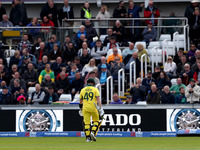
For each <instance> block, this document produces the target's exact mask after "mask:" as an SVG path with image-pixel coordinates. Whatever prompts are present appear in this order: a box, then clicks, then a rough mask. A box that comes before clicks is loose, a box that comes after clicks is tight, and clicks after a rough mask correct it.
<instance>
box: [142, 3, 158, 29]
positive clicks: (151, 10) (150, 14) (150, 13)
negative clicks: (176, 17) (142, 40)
mask: <svg viewBox="0 0 200 150" xmlns="http://www.w3.org/2000/svg"><path fill="white" fill-rule="evenodd" d="M158 17H160V12H159V10H158V8H156V7H154V6H153V0H150V1H149V3H148V6H147V8H146V9H145V10H144V18H158ZM149 22H152V24H153V25H157V23H158V20H156V19H151V20H146V24H148V23H149Z"/></svg>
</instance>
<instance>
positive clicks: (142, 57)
mask: <svg viewBox="0 0 200 150" xmlns="http://www.w3.org/2000/svg"><path fill="white" fill-rule="evenodd" d="M144 57H145V61H144V63H145V77H146V75H147V55H146V54H143V55H142V56H141V80H142V79H143V59H144Z"/></svg>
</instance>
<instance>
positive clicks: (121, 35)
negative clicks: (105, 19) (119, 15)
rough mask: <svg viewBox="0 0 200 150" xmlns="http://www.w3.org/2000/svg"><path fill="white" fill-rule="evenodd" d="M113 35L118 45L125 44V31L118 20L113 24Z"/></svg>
mask: <svg viewBox="0 0 200 150" xmlns="http://www.w3.org/2000/svg"><path fill="white" fill-rule="evenodd" d="M113 35H114V36H115V37H116V41H117V42H119V43H122V42H126V41H127V39H125V38H126V31H125V28H124V26H123V25H122V24H121V22H120V21H119V20H117V21H116V22H115V25H114V27H113Z"/></svg>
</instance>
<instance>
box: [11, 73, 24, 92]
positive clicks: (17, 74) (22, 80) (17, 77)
mask: <svg viewBox="0 0 200 150" xmlns="http://www.w3.org/2000/svg"><path fill="white" fill-rule="evenodd" d="M15 79H19V80H20V86H21V87H26V82H25V81H24V79H22V78H21V76H20V74H19V72H15V74H14V77H13V78H12V79H11V81H10V85H9V87H10V88H11V89H12V88H13V87H14V80H15Z"/></svg>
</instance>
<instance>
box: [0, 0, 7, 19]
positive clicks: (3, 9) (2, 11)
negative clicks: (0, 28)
mask: <svg viewBox="0 0 200 150" xmlns="http://www.w3.org/2000/svg"><path fill="white" fill-rule="evenodd" d="M3 15H6V9H5V8H4V7H3V6H2V5H1V1H0V21H2V18H1V17H2V16H3Z"/></svg>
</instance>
